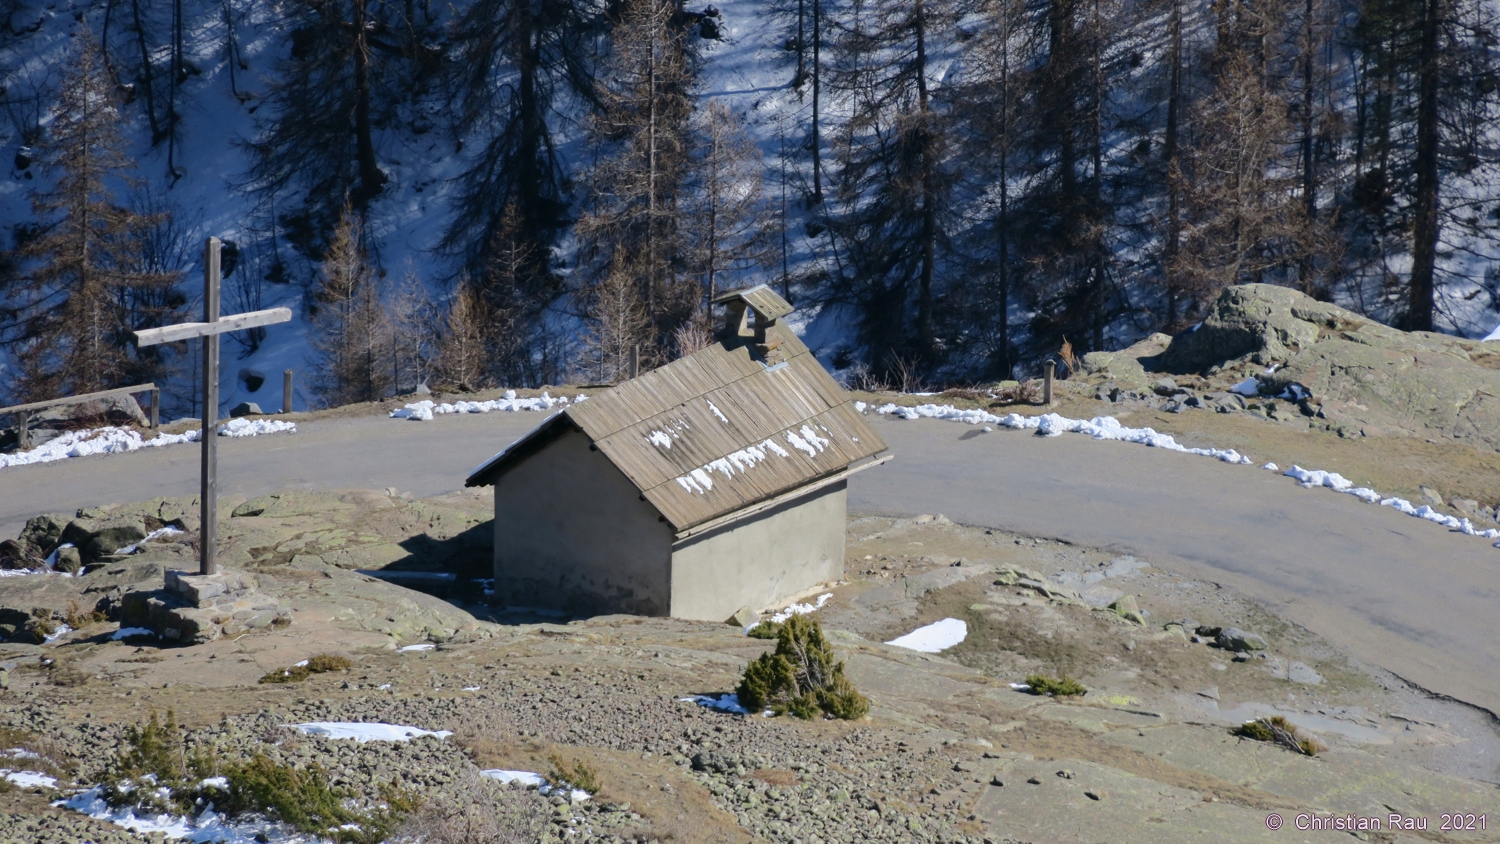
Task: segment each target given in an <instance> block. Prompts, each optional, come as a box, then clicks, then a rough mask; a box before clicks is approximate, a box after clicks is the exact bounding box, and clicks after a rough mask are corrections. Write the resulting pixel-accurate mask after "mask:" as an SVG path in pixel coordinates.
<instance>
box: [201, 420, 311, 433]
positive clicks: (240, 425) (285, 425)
mask: <svg viewBox="0 0 1500 844" xmlns="http://www.w3.org/2000/svg"><path fill="white" fill-rule="evenodd" d="M296 431H297V423H296V422H283V421H281V420H280V419H256V420H255V421H253V422H252V421H250V420H249V419H243V418H241V419H231V420H229V421H228V422H226V423H224V427H222V428H220V429H219V436H221V437H258V436H260V435H261V434H280V433H282V432H286V433H289V434H291V433H296Z"/></svg>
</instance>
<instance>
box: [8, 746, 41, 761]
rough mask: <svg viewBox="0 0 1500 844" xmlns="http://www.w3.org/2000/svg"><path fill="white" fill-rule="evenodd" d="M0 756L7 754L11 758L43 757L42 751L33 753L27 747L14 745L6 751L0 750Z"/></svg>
mask: <svg viewBox="0 0 1500 844" xmlns="http://www.w3.org/2000/svg"><path fill="white" fill-rule="evenodd" d="M0 756H5V757H8V758H10V759H40V758H42V755H41V754H40V753H33V752H32V751H30V750H25V749H23V748H20V747H12V748H11V749H10V750H6V751H4V752H0Z"/></svg>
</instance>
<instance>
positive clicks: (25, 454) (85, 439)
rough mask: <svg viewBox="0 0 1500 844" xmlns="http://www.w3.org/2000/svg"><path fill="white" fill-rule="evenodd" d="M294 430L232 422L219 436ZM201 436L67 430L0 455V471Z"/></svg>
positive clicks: (266, 422)
mask: <svg viewBox="0 0 1500 844" xmlns="http://www.w3.org/2000/svg"><path fill="white" fill-rule="evenodd" d="M296 430H297V423H295V422H282V421H280V420H277V419H257V420H255V421H253V422H252V421H250V420H248V419H231V420H229V422H227V423H225V425H224V427H223V428H221V429H219V436H221V437H258V436H260V435H261V434H278V433H282V432H288V433H292V432H295V431H296ZM202 436H203V431H202V429H195V430H192V431H188V432H186V433H182V434H157V435H156V436H155V437H152V438H151V439H149V440H148V439H146V438H145V437H142V436H141V433H140V432H139V431H135V430H131V429H130V428H114V427H108V428H90V429H89V430H87V431H69V432H67V433H66V434H63V435H61V436H59V437H56V438H54V439H51V440H48V441H47V442H45V443H43V444H41V445H39V446H37V447H36V448H33V449H31V450H30V451H18V452H16V453H15V454H0V469H5V468H9V467H11V466H26V465H29V464H32V463H51V462H52V461H54V460H67V459H68V458H69V457H87V456H88V455H90V454H119V453H121V452H126V451H139V450H140V449H143V448H160V447H161V446H164V445H180V444H182V443H195V442H198V440H199V439H201V438H202Z"/></svg>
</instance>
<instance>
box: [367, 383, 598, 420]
mask: <svg viewBox="0 0 1500 844" xmlns="http://www.w3.org/2000/svg"><path fill="white" fill-rule="evenodd" d="M585 398H587V396H578V397H577V398H575V399H573V404H577V403H578V402H580V401H583V400H584V399H585ZM567 403H568V397H567V396H562V397H559V398H555V399H554V398H552V397H551V396H550V395H548V394H546V393H542V394H541V395H540V396H538V397H537V398H534V399H522V398H517V397H516V391H515V390H506V391H505V396H504V398H498V399H494V400H492V401H456V402H453V403H452V404H449V403H447V402H444V403H442V404H438V403H437V402H434V401H431V400H430V399H424V400H423V401H419V402H416V403H414V404H409V405H407V406H406V407H403V408H401V409H400V410H393V411H391V418H392V419H413V420H416V421H417V422H431V421H432V417H433V416H434V415H436V414H442V413H494V412H496V411H499V412H502V413H516V412H519V411H523V410H551V409H552V408H553V407H554V406H556V405H559V404H567Z"/></svg>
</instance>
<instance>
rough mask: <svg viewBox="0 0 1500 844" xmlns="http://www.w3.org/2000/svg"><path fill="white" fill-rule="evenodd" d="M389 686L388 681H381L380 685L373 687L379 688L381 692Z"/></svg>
mask: <svg viewBox="0 0 1500 844" xmlns="http://www.w3.org/2000/svg"><path fill="white" fill-rule="evenodd" d="M390 687H391V684H390V683H381V684H380V685H378V686H376V687H375V688H377V689H379V690H381V691H382V692H383V691H385V690H386V689H389V688H390Z"/></svg>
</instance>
